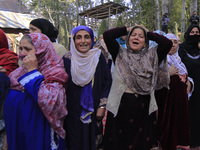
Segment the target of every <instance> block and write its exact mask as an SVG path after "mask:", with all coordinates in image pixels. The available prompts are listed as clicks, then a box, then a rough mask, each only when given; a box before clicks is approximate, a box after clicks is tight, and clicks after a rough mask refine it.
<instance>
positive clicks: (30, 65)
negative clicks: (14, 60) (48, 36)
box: [23, 54, 38, 72]
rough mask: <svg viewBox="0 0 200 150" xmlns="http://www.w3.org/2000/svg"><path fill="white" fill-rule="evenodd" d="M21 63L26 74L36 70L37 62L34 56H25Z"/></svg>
mask: <svg viewBox="0 0 200 150" xmlns="http://www.w3.org/2000/svg"><path fill="white" fill-rule="evenodd" d="M23 63H24V67H25V68H26V70H27V71H28V72H30V71H32V70H35V69H38V61H37V58H36V56H35V54H31V55H27V56H26V57H24V59H23Z"/></svg>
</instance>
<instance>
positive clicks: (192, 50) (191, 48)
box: [180, 24, 200, 56]
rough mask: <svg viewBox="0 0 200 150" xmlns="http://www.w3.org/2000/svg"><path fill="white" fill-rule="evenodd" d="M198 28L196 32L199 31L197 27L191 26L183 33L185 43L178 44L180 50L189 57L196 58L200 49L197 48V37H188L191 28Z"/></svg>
mask: <svg viewBox="0 0 200 150" xmlns="http://www.w3.org/2000/svg"><path fill="white" fill-rule="evenodd" d="M195 27H196V28H198V30H199V31H200V29H199V26H198V25H196V24H191V25H190V26H189V27H188V29H187V31H186V32H185V34H184V38H185V41H184V42H183V43H182V44H180V48H181V49H184V50H185V51H186V52H187V53H189V54H190V55H191V56H197V55H199V54H200V49H199V48H198V43H199V41H200V40H199V37H200V36H199V35H196V34H195V35H190V32H191V30H192V29H193V28H195Z"/></svg>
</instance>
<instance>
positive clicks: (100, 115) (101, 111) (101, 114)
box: [96, 107, 105, 121]
mask: <svg viewBox="0 0 200 150" xmlns="http://www.w3.org/2000/svg"><path fill="white" fill-rule="evenodd" d="M104 115H105V108H101V107H99V108H98V109H97V114H96V119H97V121H99V120H102V119H103V117H104Z"/></svg>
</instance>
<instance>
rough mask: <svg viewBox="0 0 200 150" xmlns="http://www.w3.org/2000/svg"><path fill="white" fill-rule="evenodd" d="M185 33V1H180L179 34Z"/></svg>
mask: <svg viewBox="0 0 200 150" xmlns="http://www.w3.org/2000/svg"><path fill="white" fill-rule="evenodd" d="M183 32H185V0H182V16H181V33H183Z"/></svg>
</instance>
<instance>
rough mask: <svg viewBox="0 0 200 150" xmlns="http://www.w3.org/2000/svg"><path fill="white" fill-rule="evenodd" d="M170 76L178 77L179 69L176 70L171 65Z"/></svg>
mask: <svg viewBox="0 0 200 150" xmlns="http://www.w3.org/2000/svg"><path fill="white" fill-rule="evenodd" d="M169 74H170V76H173V75H178V68H176V67H174V66H173V65H171V66H170V67H169Z"/></svg>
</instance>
